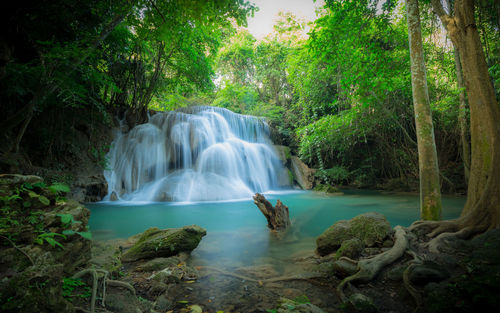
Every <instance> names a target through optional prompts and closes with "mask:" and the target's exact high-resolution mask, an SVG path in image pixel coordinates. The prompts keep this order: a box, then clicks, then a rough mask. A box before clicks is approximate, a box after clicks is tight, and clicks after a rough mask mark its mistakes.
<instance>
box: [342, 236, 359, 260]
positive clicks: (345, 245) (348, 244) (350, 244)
mask: <svg viewBox="0 0 500 313" xmlns="http://www.w3.org/2000/svg"><path fill="white" fill-rule="evenodd" d="M363 248H364V246H363V242H362V241H361V240H360V239H359V238H352V239H349V240H345V241H343V242H342V245H341V246H340V249H338V250H337V253H336V256H337V257H343V256H346V257H348V258H350V259H356V258H358V257H359V256H360V255H361V252H362V251H363Z"/></svg>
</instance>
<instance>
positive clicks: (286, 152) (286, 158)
mask: <svg viewBox="0 0 500 313" xmlns="http://www.w3.org/2000/svg"><path fill="white" fill-rule="evenodd" d="M273 148H274V152H275V153H276V156H277V157H278V159H279V160H280V161H281V164H283V166H286V165H287V164H288V163H289V162H290V159H291V158H292V154H291V153H290V148H289V147H287V146H279V145H273Z"/></svg>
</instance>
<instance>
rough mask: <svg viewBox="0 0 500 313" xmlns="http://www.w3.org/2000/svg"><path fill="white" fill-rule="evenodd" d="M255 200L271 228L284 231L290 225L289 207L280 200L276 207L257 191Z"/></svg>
mask: <svg viewBox="0 0 500 313" xmlns="http://www.w3.org/2000/svg"><path fill="white" fill-rule="evenodd" d="M253 200H254V203H255V204H256V205H257V207H258V208H259V210H260V211H261V212H262V214H264V216H265V217H266V219H267V227H268V228H269V229H271V230H272V231H275V232H284V231H285V230H286V229H287V228H288V227H289V226H290V224H291V223H290V216H289V213H288V207H287V206H286V205H284V204H283V203H282V202H281V201H280V200H278V201H277V203H276V206H275V207H273V205H272V204H271V203H270V202H269V201H267V199H266V198H265V197H264V196H263V195H261V194H260V193H256V194H255V196H253Z"/></svg>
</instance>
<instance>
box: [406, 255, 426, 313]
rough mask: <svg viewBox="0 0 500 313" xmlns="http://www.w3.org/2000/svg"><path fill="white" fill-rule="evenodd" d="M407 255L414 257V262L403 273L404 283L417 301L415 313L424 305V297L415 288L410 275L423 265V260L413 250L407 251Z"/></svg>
mask: <svg viewBox="0 0 500 313" xmlns="http://www.w3.org/2000/svg"><path fill="white" fill-rule="evenodd" d="M406 253H408V254H410V255H411V256H413V260H412V261H410V265H409V266H408V267H407V268H406V269H405V271H404V272H403V283H404V285H405V288H406V290H407V291H408V293H410V295H411V296H412V297H413V299H415V304H416V305H417V308H416V309H415V311H417V310H418V309H419V308H420V307H421V305H422V296H421V294H420V292H419V291H418V290H417V289H416V288H415V287H413V285H412V283H411V282H410V278H409V274H410V272H411V270H412V269H413V268H415V267H416V266H417V265H420V264H422V259H421V258H420V257H419V256H418V255H417V254H416V253H415V252H413V251H411V250H407V251H406Z"/></svg>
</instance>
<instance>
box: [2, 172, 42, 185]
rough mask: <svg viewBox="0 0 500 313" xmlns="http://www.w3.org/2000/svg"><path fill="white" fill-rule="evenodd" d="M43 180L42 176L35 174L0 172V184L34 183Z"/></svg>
mask: <svg viewBox="0 0 500 313" xmlns="http://www.w3.org/2000/svg"><path fill="white" fill-rule="evenodd" d="M41 182H43V178H41V177H38V176H35V175H19V174H1V175H0V184H1V185H9V186H17V185H21V184H23V183H29V184H36V183H41Z"/></svg>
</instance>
